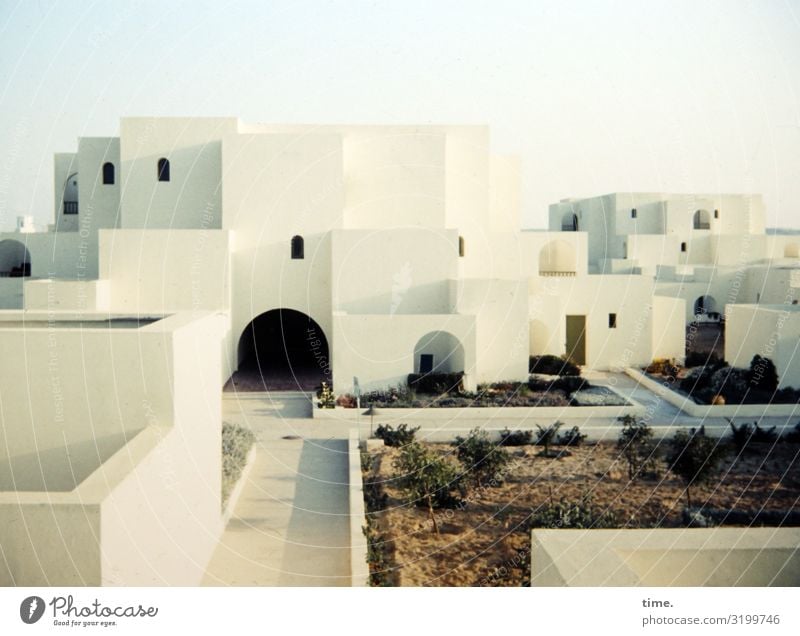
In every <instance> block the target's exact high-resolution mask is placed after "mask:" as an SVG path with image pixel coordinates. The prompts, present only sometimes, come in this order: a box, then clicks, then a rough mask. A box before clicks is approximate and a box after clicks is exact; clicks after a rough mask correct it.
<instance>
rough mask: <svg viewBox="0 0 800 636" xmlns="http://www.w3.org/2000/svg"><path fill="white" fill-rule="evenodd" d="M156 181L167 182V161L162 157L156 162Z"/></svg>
mask: <svg viewBox="0 0 800 636" xmlns="http://www.w3.org/2000/svg"><path fill="white" fill-rule="evenodd" d="M158 180H159V181H169V159H164V157H161V159H159V160H158Z"/></svg>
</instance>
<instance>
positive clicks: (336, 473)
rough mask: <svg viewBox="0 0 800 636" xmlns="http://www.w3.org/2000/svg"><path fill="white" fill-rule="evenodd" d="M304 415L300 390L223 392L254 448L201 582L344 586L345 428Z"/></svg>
mask: <svg viewBox="0 0 800 636" xmlns="http://www.w3.org/2000/svg"><path fill="white" fill-rule="evenodd" d="M310 417H311V403H310V402H309V400H308V399H307V398H305V397H303V396H302V395H300V396H298V395H297V394H294V395H292V394H270V395H266V394H250V395H243V394H240V395H238V396H237V395H235V394H234V395H230V394H226V395H225V399H224V400H223V420H224V421H228V422H233V423H238V424H241V425H243V426H248V427H249V428H250V429H252V430H253V431H254V432H255V434H256V438H257V440H258V441H257V454H256V460H255V463H254V464H253V466H252V469H251V471H250V473H249V475H248V478H247V481H246V482H245V484H244V489H243V490H242V494H241V497H240V498H239V501H238V503H237V505H236V508H235V510H234V513H233V516H232V517H231V519H230V521H229V523H228V526H227V528H226V529H225V532H224V534H223V535H222V538H221V540H220V543H219V545H218V547H217V550H216V552H215V553H214V555H213V557H212V559H211V562H210V564H209V566H208V568H207V571H206V576H205V579H204V581H203V583H204V584H205V585H278V586H294V585H302V586H323V585H350V527H349V510H348V489H347V480H348V462H347V441H346V436H347V428H346V427H342V426H337V425H335V424H333V425H331V424H328V423H326V424H325V425H323V426H320V425H319V422H317V423H315V422H314V420H311V419H308V418H310ZM287 436H288V437H297V438H298V439H284V437H287Z"/></svg>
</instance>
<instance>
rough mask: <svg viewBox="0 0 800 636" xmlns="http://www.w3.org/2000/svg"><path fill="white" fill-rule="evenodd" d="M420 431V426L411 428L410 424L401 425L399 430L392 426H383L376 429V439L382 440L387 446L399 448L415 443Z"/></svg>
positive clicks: (398, 427)
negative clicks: (415, 437)
mask: <svg viewBox="0 0 800 636" xmlns="http://www.w3.org/2000/svg"><path fill="white" fill-rule="evenodd" d="M418 430H419V426H415V427H414V428H409V427H408V424H399V425H398V426H397V429H395V428H394V427H392V425H391V424H381V425H380V426H378V428H377V429H375V437H377V438H379V439H382V440H383V443H384V444H385V445H386V446H393V447H395V448H397V447H400V446H405V445H406V444H410V443H411V442H413V441H414V436H415V435H416V434H417V431H418Z"/></svg>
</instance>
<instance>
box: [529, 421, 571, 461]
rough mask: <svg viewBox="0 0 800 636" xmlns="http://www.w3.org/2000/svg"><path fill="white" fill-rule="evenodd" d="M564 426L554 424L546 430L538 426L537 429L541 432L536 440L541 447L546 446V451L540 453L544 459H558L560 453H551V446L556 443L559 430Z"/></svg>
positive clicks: (559, 423) (562, 423) (560, 423)
mask: <svg viewBox="0 0 800 636" xmlns="http://www.w3.org/2000/svg"><path fill="white" fill-rule="evenodd" d="M562 426H564V422H553V423H552V424H551V425H550V426H548V427H546V428H542V427H541V426H539V425H538V424H537V425H536V428H537V429H538V430H539V437H538V438H537V439H536V443H537V444H538V445H539V446H544V450H543V451H542V452H541V453H539V454H540V455H541V456H542V457H558V453H551V452H550V445H551V444H553V443H555V441H556V435H557V434H558V429H560V428H561V427H562Z"/></svg>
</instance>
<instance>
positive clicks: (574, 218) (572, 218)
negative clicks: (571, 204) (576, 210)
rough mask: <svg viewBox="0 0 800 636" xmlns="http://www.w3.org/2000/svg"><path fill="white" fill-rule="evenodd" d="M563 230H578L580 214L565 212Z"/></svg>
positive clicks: (562, 223) (562, 219)
mask: <svg viewBox="0 0 800 636" xmlns="http://www.w3.org/2000/svg"><path fill="white" fill-rule="evenodd" d="M561 231H562V232H577V231H578V215H577V214H573V213H572V212H565V213H564V215H563V216H562V217H561Z"/></svg>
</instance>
